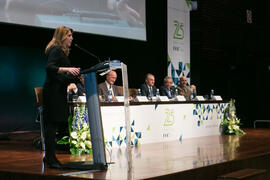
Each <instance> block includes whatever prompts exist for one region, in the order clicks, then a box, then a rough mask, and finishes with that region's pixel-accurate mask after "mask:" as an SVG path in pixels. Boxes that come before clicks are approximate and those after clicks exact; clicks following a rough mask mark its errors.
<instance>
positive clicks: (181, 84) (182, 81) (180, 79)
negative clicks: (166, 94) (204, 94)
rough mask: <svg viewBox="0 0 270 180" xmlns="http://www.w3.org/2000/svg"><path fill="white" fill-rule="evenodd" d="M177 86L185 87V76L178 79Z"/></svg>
mask: <svg viewBox="0 0 270 180" xmlns="http://www.w3.org/2000/svg"><path fill="white" fill-rule="evenodd" d="M179 85H180V86H182V87H185V86H187V78H186V77H185V76H181V77H180V78H179Z"/></svg>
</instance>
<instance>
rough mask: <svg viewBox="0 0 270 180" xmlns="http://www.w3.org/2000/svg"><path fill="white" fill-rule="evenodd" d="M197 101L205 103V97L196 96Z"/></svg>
mask: <svg viewBox="0 0 270 180" xmlns="http://www.w3.org/2000/svg"><path fill="white" fill-rule="evenodd" d="M194 100H195V101H205V99H204V97H203V96H196V97H195V98H194Z"/></svg>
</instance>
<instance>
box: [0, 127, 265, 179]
mask: <svg viewBox="0 0 270 180" xmlns="http://www.w3.org/2000/svg"><path fill="white" fill-rule="evenodd" d="M245 132H246V135H241V136H236V135H228V136H207V137H200V138H192V139H186V140H183V141H172V142H166V143H154V144H145V145H141V146H140V147H133V148H132V167H133V168H132V171H128V164H127V158H126V157H127V153H126V151H125V149H124V148H122V149H113V150H112V151H111V152H110V153H109V152H107V161H108V162H113V164H110V165H109V167H108V170H107V171H103V172H90V171H70V170H54V169H48V168H46V167H44V165H43V163H42V157H43V153H42V152H41V151H40V150H38V149H36V148H35V147H33V145H32V140H33V138H34V137H36V136H38V134H37V132H17V133H12V134H8V135H6V138H3V137H4V136H3V134H2V135H1V134H0V137H2V138H0V179H5V180H6V179H28V178H29V179H151V178H153V179H216V178H217V177H218V176H220V175H222V174H226V173H229V172H233V171H236V170H240V169H244V168H256V169H266V170H267V171H269V170H270V163H269V162H270V130H268V129H256V130H254V129H245ZM57 157H58V159H59V160H60V161H61V162H68V161H81V160H92V157H91V156H89V155H88V156H81V157H78V156H72V155H69V154H68V153H66V152H58V153H57ZM266 174H267V175H268V172H267V173H266Z"/></svg>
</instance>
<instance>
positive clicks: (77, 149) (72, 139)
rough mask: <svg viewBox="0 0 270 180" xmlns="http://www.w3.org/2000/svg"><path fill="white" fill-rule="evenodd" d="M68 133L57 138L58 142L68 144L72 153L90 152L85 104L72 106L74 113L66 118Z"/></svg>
mask: <svg viewBox="0 0 270 180" xmlns="http://www.w3.org/2000/svg"><path fill="white" fill-rule="evenodd" d="M68 127H69V135H70V136H64V137H63V138H62V139H61V140H59V141H58V142H57V143H58V144H69V145H70V152H71V154H72V155H81V154H90V153H92V145H91V136H90V129H89V125H88V115H87V108H86V106H85V105H77V106H76V107H74V115H73V117H72V115H71V116H69V118H68Z"/></svg>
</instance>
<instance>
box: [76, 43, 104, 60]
mask: <svg viewBox="0 0 270 180" xmlns="http://www.w3.org/2000/svg"><path fill="white" fill-rule="evenodd" d="M74 45H75V46H76V47H77V48H78V49H80V50H81V51H83V52H85V53H86V54H88V55H90V56H92V57H94V58H96V59H97V60H98V62H101V61H100V58H99V57H98V56H97V55H95V54H93V53H91V52H89V51H87V50H86V49H84V48H82V47H80V46H79V45H78V44H76V43H75V44H74Z"/></svg>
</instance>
